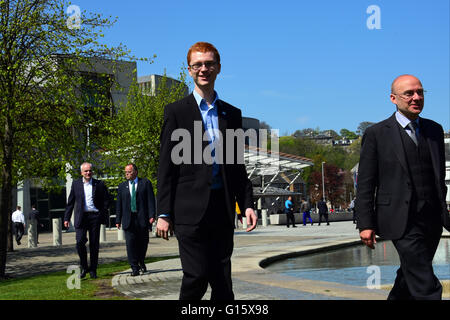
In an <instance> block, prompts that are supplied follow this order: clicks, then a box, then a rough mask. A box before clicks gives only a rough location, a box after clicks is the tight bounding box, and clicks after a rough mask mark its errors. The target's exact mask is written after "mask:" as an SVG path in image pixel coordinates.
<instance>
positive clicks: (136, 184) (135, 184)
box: [128, 177, 138, 196]
mask: <svg viewBox="0 0 450 320" xmlns="http://www.w3.org/2000/svg"><path fill="white" fill-rule="evenodd" d="M131 181H133V180H129V181H128V187H129V189H130V196H131V188H132V186H131ZM137 188H138V178H137V177H136V179H134V191H136V192H137Z"/></svg>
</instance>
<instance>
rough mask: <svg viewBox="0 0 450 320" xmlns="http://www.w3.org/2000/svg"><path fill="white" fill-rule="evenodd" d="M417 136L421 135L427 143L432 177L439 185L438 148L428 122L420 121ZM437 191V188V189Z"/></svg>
mask: <svg viewBox="0 0 450 320" xmlns="http://www.w3.org/2000/svg"><path fill="white" fill-rule="evenodd" d="M419 130H420V131H419V135H422V136H423V138H424V139H425V141H426V142H427V143H428V147H429V149H430V154H431V162H432V164H433V171H434V176H435V178H436V182H437V185H438V186H439V185H440V182H441V181H440V177H441V175H440V172H441V170H442V168H441V162H440V161H439V146H438V143H437V141H436V140H435V139H433V137H434V136H433V132H432V128H431V127H430V126H429V125H428V122H427V121H426V120H424V119H420V129H419ZM438 190H440V189H439V187H438Z"/></svg>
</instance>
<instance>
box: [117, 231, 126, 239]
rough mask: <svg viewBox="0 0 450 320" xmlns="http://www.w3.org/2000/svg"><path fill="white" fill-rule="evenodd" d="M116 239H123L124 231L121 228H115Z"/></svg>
mask: <svg viewBox="0 0 450 320" xmlns="http://www.w3.org/2000/svg"><path fill="white" fill-rule="evenodd" d="M117 240H119V241H123V240H125V231H123V229H122V228H120V229H117Z"/></svg>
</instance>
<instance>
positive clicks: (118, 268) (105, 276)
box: [0, 257, 175, 300]
mask: <svg viewBox="0 0 450 320" xmlns="http://www.w3.org/2000/svg"><path fill="white" fill-rule="evenodd" d="M171 258H175V257H158V258H148V259H146V260H145V262H146V263H151V262H156V261H160V260H165V259H171ZM129 267H130V266H129V264H128V262H115V263H109V264H104V265H99V267H98V269H97V276H98V278H97V279H90V278H89V274H87V275H86V278H84V279H81V281H80V289H76V288H74V289H69V288H68V285H67V282H68V280H69V284H74V283H75V282H74V281H73V278H72V281H71V280H70V279H69V278H70V277H71V276H74V274H70V273H66V272H65V271H61V272H53V273H48V274H43V275H39V276H33V277H27V278H16V279H8V280H1V281H0V300H128V299H131V298H130V297H127V296H125V295H123V294H121V293H120V292H118V291H116V290H114V289H113V288H112V286H111V279H112V278H113V277H114V275H115V274H116V273H118V272H122V271H124V270H126V269H128V268H129Z"/></svg>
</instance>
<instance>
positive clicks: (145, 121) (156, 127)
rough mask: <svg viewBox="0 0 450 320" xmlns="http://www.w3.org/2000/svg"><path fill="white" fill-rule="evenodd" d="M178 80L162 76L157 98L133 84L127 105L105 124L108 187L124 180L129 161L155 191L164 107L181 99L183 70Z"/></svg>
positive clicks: (183, 87)
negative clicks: (171, 80) (176, 81)
mask: <svg viewBox="0 0 450 320" xmlns="http://www.w3.org/2000/svg"><path fill="white" fill-rule="evenodd" d="M178 80H179V83H177V84H175V85H170V84H169V82H168V79H167V77H166V75H164V76H163V77H162V80H161V82H160V84H159V87H158V89H157V90H156V92H157V94H156V95H151V94H150V93H149V92H144V93H143V92H142V91H141V89H140V88H139V86H138V85H137V84H136V83H134V84H133V85H132V88H131V89H130V93H129V95H128V102H127V105H126V106H125V107H124V108H121V109H119V110H118V113H117V115H116V116H115V117H113V118H112V119H111V121H110V122H109V123H108V134H107V135H105V139H104V141H103V146H104V149H105V152H104V155H103V158H104V160H105V162H106V163H108V164H109V165H108V166H106V167H105V168H104V171H105V173H107V174H108V176H109V177H110V178H111V179H109V180H108V181H107V183H108V185H109V186H110V187H117V185H118V184H119V183H120V182H122V181H123V180H124V173H123V170H124V167H125V165H127V164H128V163H131V162H132V163H135V164H136V166H137V167H138V170H139V176H141V177H146V178H148V179H149V180H150V181H151V182H152V184H153V187H154V188H156V173H157V170H158V163H159V147H160V141H159V138H160V134H161V127H162V123H163V117H164V106H166V105H167V104H169V103H172V102H175V101H177V100H180V99H181V98H183V97H184V95H185V92H186V88H187V86H186V74H185V72H184V70H182V71H181V73H180V77H179V79H178Z"/></svg>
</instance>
